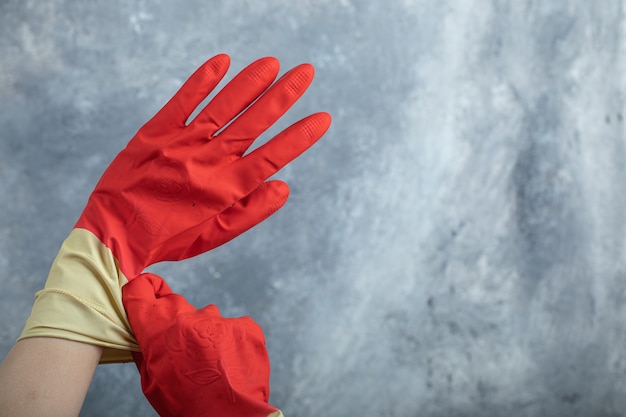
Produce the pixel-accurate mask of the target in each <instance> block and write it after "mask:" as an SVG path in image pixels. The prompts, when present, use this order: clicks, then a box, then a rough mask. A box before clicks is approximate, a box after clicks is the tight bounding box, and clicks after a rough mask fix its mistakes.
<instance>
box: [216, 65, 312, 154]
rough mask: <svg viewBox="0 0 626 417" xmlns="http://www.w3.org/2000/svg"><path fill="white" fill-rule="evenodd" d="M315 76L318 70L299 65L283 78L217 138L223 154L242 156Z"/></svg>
mask: <svg viewBox="0 0 626 417" xmlns="http://www.w3.org/2000/svg"><path fill="white" fill-rule="evenodd" d="M314 75H315V70H314V68H313V66H312V65H310V64H302V65H299V66H297V67H295V68H293V69H292V70H291V71H289V72H287V73H286V74H285V75H283V76H282V77H281V78H280V79H279V80H278V81H277V82H276V83H275V84H274V85H273V86H272V87H271V88H270V89H269V90H267V91H266V92H265V93H264V94H263V95H262V96H261V97H260V98H259V99H258V100H257V101H256V102H255V103H254V104H253V105H252V106H250V108H248V109H247V110H246V111H245V112H244V113H243V114H241V116H239V117H238V118H237V119H235V120H234V121H233V122H232V123H231V124H230V125H229V126H228V127H227V128H226V129H224V131H223V132H221V133H220V134H219V135H218V136H217V138H216V140H219V141H220V147H221V148H222V151H223V152H224V153H226V154H229V155H230V154H232V155H237V156H241V155H243V154H244V152H245V151H246V150H247V149H248V148H249V147H250V145H251V144H252V143H253V142H254V140H255V139H256V138H257V137H259V136H260V135H261V134H262V133H263V132H265V131H266V130H267V129H268V128H269V127H270V126H272V125H273V124H274V123H275V122H276V121H277V120H278V119H279V118H280V117H281V116H282V115H283V114H285V112H286V111H287V110H289V108H290V107H291V106H292V105H293V104H294V103H295V102H296V101H297V100H298V99H299V98H300V97H302V94H304V92H305V91H306V89H307V88H308V87H309V85H311V82H312V81H313V77H314Z"/></svg>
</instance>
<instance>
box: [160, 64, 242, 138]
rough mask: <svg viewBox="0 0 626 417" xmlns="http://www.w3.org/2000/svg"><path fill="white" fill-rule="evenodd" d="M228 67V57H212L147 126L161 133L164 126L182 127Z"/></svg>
mask: <svg viewBox="0 0 626 417" xmlns="http://www.w3.org/2000/svg"><path fill="white" fill-rule="evenodd" d="M229 66H230V57H229V56H228V55H226V54H220V55H217V56H214V57H213V58H211V59H209V60H208V61H206V62H205V63H204V64H202V65H201V66H200V67H199V68H198V69H197V70H196V71H195V72H194V73H193V74H192V75H191V76H190V77H189V79H187V81H185V83H184V84H183V86H182V87H180V89H179V90H178V92H176V94H174V96H173V97H172V98H171V99H170V100H169V101H168V102H167V104H166V105H165V106H163V108H162V109H161V110H160V111H159V112H158V113H157V114H156V115H155V116H154V117H153V118H152V120H151V121H150V122H148V124H152V125H154V126H155V127H158V128H159V129H161V131H162V130H163V127H164V126H172V127H176V128H182V127H184V126H185V123H186V122H187V119H189V116H191V114H192V113H193V111H194V110H195V109H196V107H198V105H199V104H200V103H202V100H204V99H205V98H206V97H207V95H209V93H210V92H211V91H213V89H214V88H215V87H216V86H217V84H219V82H220V81H221V79H222V78H224V75H226V71H228V67H229Z"/></svg>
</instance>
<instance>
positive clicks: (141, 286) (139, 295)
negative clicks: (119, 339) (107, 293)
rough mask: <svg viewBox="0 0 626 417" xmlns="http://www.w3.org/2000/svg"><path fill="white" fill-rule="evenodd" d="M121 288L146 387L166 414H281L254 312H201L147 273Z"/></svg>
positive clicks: (175, 416)
mask: <svg viewBox="0 0 626 417" xmlns="http://www.w3.org/2000/svg"><path fill="white" fill-rule="evenodd" d="M122 291H123V299H124V307H125V308H126V312H127V314H128V319H129V320H130V323H131V325H132V327H133V329H134V331H135V336H136V337H137V341H138V342H139V346H140V347H141V353H134V354H133V356H134V357H135V362H136V364H137V367H138V368H139V372H140V374H141V385H142V389H143V392H144V394H145V395H146V398H147V399H148V401H150V404H152V406H153V407H154V409H155V410H156V411H157V412H158V413H159V415H160V416H161V417H178V416H193V417H232V416H245V417H268V416H270V415H271V416H282V413H281V412H280V411H279V410H278V409H277V408H275V407H273V406H271V405H269V404H268V398H269V376H270V364H269V359H268V355H267V351H266V349H265V338H264V336H263V332H262V330H261V328H260V327H259V326H258V325H257V324H256V323H255V322H254V321H252V319H251V318H249V317H240V318H224V317H222V316H221V315H220V312H219V310H218V308H217V307H216V306H214V305H208V306H206V307H204V308H202V309H198V310H197V309H196V308H195V307H194V306H192V305H191V304H189V303H188V302H187V300H185V298H184V297H182V296H181V295H178V294H174V293H172V291H171V290H170V287H169V286H168V285H167V284H166V283H165V281H163V280H162V279H161V278H160V277H158V276H157V275H154V274H150V273H145V274H141V275H140V276H139V277H137V278H135V279H134V280H133V281H131V282H129V283H128V284H126V285H125V286H124V287H123V288H122Z"/></svg>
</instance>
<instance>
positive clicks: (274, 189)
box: [180, 180, 289, 259]
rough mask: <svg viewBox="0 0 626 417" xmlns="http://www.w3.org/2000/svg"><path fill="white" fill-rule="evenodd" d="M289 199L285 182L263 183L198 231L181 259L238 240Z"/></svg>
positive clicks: (202, 225)
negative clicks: (236, 238)
mask: <svg viewBox="0 0 626 417" xmlns="http://www.w3.org/2000/svg"><path fill="white" fill-rule="evenodd" d="M287 198H289V186H288V185H287V184H286V183H284V182H283V181H278V180H272V181H267V182H264V183H261V185H260V186H258V187H257V189H256V190H253V192H251V193H250V194H249V195H247V196H246V197H244V198H242V199H241V200H239V201H237V202H236V203H235V204H233V205H232V206H231V207H229V208H227V209H226V210H224V211H222V212H221V213H219V214H217V215H216V216H213V217H212V218H210V219H209V220H207V221H206V222H204V223H202V224H201V225H199V226H198V227H197V229H196V230H194V233H197V238H196V240H195V241H194V243H193V244H192V245H191V246H189V247H188V249H187V250H186V251H185V253H184V254H183V256H182V257H181V258H180V259H186V258H191V257H193V256H196V255H199V254H201V253H204V252H206V251H209V250H211V249H213V248H216V247H218V246H220V245H223V244H224V243H226V242H228V241H230V240H231V239H234V238H235V237H237V236H239V235H240V234H242V233H244V232H245V231H247V230H249V229H250V228H252V227H254V226H256V225H257V224H259V223H261V222H262V221H263V220H265V219H267V218H268V217H269V216H271V215H272V214H274V213H275V212H276V211H278V210H279V209H280V208H281V207H282V206H283V205H284V204H285V202H286V201H287Z"/></svg>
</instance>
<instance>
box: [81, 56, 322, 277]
mask: <svg viewBox="0 0 626 417" xmlns="http://www.w3.org/2000/svg"><path fill="white" fill-rule="evenodd" d="M229 62H230V59H229V57H228V56H227V55H218V56H216V57H214V58H211V59H210V60H209V61H207V62H206V63H205V64H204V65H202V66H201V67H200V68H199V69H198V70H197V71H196V72H195V73H194V74H193V75H192V76H191V77H190V78H189V80H187V82H186V83H185V84H184V85H183V86H182V87H181V89H180V90H179V91H178V92H177V93H176V94H175V95H174V97H173V98H172V99H171V100H170V101H169V102H168V103H167V104H166V105H165V106H164V107H163V109H161V111H159V112H158V113H157V114H156V116H154V117H153V118H152V120H150V121H149V122H148V123H146V124H145V125H144V126H143V127H142V128H141V129H140V130H139V131H138V132H137V134H136V135H135V137H134V138H133V139H132V140H131V141H130V143H129V144H128V146H127V147H126V148H125V149H124V150H123V151H122V152H121V153H120V154H119V155H118V156H117V157H116V158H115V160H114V161H113V162H112V163H111V165H110V166H109V167H108V169H107V170H106V172H105V173H104V174H103V176H102V178H101V179H100V182H98V184H97V186H96V188H95V190H94V192H93V193H92V195H91V197H90V198H89V202H88V203H87V207H86V208H85V210H84V212H83V214H82V216H81V217H80V219H79V220H78V222H77V223H76V226H75V227H76V228H83V229H87V230H89V231H90V232H91V233H93V234H94V235H95V236H96V237H97V238H98V239H99V240H100V241H101V242H102V243H103V244H104V245H105V246H106V247H107V248H109V249H110V250H111V252H112V254H113V256H114V257H115V258H116V259H117V261H118V262H119V267H120V270H121V271H122V273H123V274H124V275H125V276H126V278H127V279H128V280H131V279H133V278H134V277H135V276H137V275H138V274H140V273H141V272H142V271H143V270H144V269H145V268H146V267H147V266H149V265H151V264H154V263H157V262H160V261H175V260H181V259H185V258H189V257H192V256H195V255H198V254H201V253H203V252H206V251H208V250H210V249H212V248H215V247H216V246H219V245H221V244H223V243H225V242H227V241H229V240H230V239H233V238H234V237H236V236H238V235H239V234H241V233H243V232H244V231H246V230H248V229H249V228H251V227H252V226H254V225H256V224H257V223H259V222H261V221H263V220H264V219H266V218H267V217H269V216H270V215H271V214H272V213H274V212H275V211H276V210H278V209H279V208H280V207H281V206H282V205H283V204H284V203H285V201H286V200H287V197H288V194H289V188H288V187H287V185H286V184H285V183H283V182H281V181H267V182H265V181H266V180H267V178H269V177H270V176H272V175H273V174H274V173H276V172H277V171H278V170H279V169H280V168H282V167H283V166H284V165H285V164H287V163H289V162H290V161H291V160H293V159H294V158H296V157H297V156H298V155H300V154H301V153H302V152H304V151H305V150H306V149H307V148H309V147H310V146H311V145H312V144H313V143H315V141H317V140H318V139H319V138H320V137H321V136H322V135H323V134H324V133H325V132H326V130H327V129H328V127H329V125H330V121H331V120H330V116H329V115H328V114H327V113H317V114H313V115H311V116H309V117H307V118H305V119H302V120H300V121H299V122H297V123H295V124H294V125H292V126H291V127H289V128H287V129H285V130H284V131H283V132H281V133H280V134H278V135H277V136H276V137H274V138H273V139H272V140H270V141H269V142H268V143H266V144H264V145H263V146H261V147H259V148H258V149H256V150H254V151H253V152H251V153H249V154H248V155H246V156H242V155H243V154H244V153H245V152H246V150H247V149H248V148H249V147H250V145H251V144H252V143H253V142H254V140H255V139H256V138H257V137H258V136H259V135H261V133H263V132H264V131H265V130H266V129H268V128H269V127H270V126H271V125H272V124H273V123H274V122H276V120H277V119H278V118H279V117H280V116H282V115H283V114H284V113H285V112H286V111H287V110H288V109H289V108H290V107H291V105H292V104H293V103H294V102H295V101H297V100H298V99H299V98H300V96H301V95H302V94H303V93H304V91H305V90H306V89H307V87H308V86H309V84H310V83H311V81H312V79H313V74H314V70H313V67H312V66H311V65H308V64H303V65H300V66H298V67H296V68H294V69H292V70H291V71H290V72H288V73H287V74H285V75H284V76H283V77H282V78H281V79H280V80H279V81H277V82H276V83H275V84H274V85H272V83H273V82H274V80H275V79H276V76H277V74H278V70H279V63H278V61H277V60H276V59H275V58H263V59H260V60H258V61H256V62H254V63H252V64H251V65H249V66H248V67H247V68H245V69H244V70H243V71H241V72H240V73H239V74H238V75H237V76H236V77H235V78H234V79H233V80H232V81H231V82H229V83H228V84H227V85H226V86H225V87H224V88H223V89H222V90H221V91H220V92H219V94H217V96H216V97H215V98H214V99H213V100H211V102H210V103H209V104H208V105H207V106H206V107H205V108H204V109H203V110H202V111H201V112H200V113H199V115H198V116H197V117H196V118H195V119H194V120H193V121H191V123H189V125H186V121H187V119H188V118H189V117H190V115H191V113H192V112H193V111H194V109H195V108H196V107H197V106H198V105H199V104H200V103H201V102H202V101H203V100H204V99H205V98H206V96H207V95H208V94H209V93H210V92H211V91H212V90H213V89H214V88H215V86H216V85H217V84H218V83H219V81H220V80H221V79H222V77H223V76H224V75H225V73H226V71H227V69H228V66H229ZM270 85H272V86H271V87H270ZM268 87H269V89H268ZM231 122H232V123H231ZM229 123H230V124H229Z"/></svg>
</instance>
